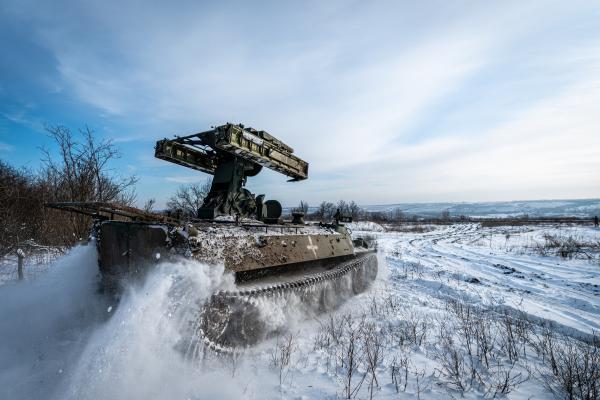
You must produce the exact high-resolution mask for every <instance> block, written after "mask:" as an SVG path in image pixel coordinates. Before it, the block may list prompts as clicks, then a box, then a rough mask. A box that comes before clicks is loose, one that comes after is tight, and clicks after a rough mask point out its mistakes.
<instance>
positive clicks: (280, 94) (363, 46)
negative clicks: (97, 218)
mask: <svg viewBox="0 0 600 400" xmlns="http://www.w3.org/2000/svg"><path fill="white" fill-rule="evenodd" d="M0 51H1V52H2V56H1V57H0V159H2V160H3V161H6V162H8V163H10V164H12V165H14V166H16V167H25V168H30V169H36V168H39V166H40V158H41V151H40V147H43V146H47V147H48V146H51V142H50V141H49V138H48V137H47V134H46V132H45V130H44V127H45V126H48V125H64V126H66V127H68V128H70V129H71V130H72V131H73V132H77V130H78V129H79V128H81V127H84V126H88V127H90V128H91V129H93V130H94V132H95V135H97V137H98V139H107V140H112V141H113V142H114V144H115V146H117V148H118V149H119V151H120V153H121V158H120V159H118V160H116V161H115V162H114V163H113V165H112V166H111V167H112V169H113V173H115V174H121V175H129V174H135V175H136V176H138V178H139V184H138V189H137V193H138V201H139V203H140V204H143V202H144V201H145V200H147V199H148V198H155V199H157V201H158V204H159V205H161V204H164V202H165V201H166V199H167V198H168V197H169V196H170V195H171V194H172V193H173V192H175V190H176V189H177V187H178V186H179V185H181V184H189V183H196V182H203V181H204V180H206V179H207V178H209V176H208V175H206V174H203V173H200V172H197V171H193V170H189V169H186V168H183V167H180V166H177V165H174V164H170V163H167V162H165V161H161V160H157V159H155V158H154V157H153V155H154V143H155V141H156V140H158V139H161V138H163V137H172V136H173V135H176V134H178V135H185V134H191V133H195V132H200V131H204V130H207V129H209V128H210V127H211V126H215V125H221V124H223V123H226V122H235V123H238V122H239V123H244V124H245V125H248V126H252V127H254V128H257V129H260V130H265V131H267V132H269V133H271V134H272V135H274V136H275V137H277V138H279V139H281V140H283V141H284V142H285V143H287V144H289V145H290V146H292V147H293V148H294V151H295V154H296V155H298V156H299V157H301V158H302V159H305V160H306V161H308V162H309V163H310V169H309V179H308V180H307V181H302V182H293V183H288V182H286V177H284V176H282V175H279V174H277V173H274V172H270V171H265V172H263V173H261V174H260V175H259V176H258V177H254V178H250V179H249V181H248V185H247V187H248V188H249V189H250V190H251V191H252V192H254V193H256V194H260V193H265V194H266V195H267V198H275V199H278V200H280V201H281V202H282V203H283V204H284V205H294V204H297V203H298V201H299V200H300V199H303V200H306V201H308V202H309V204H311V205H313V204H314V205H316V204H317V203H319V202H320V201H322V200H328V201H337V200H339V199H346V200H355V201H357V202H358V203H359V204H388V203H400V202H438V201H494V200H524V199H574V198H598V197H600V173H599V172H600V2H597V1H592V0H590V1H569V2H565V1H451V2H448V1H419V2H414V1H370V2H366V1H333V0H332V1H272V2H270V1H253V2H249V1H240V2H230V1H219V2H202V1H189V2H188V1H170V2H164V1H158V2H153V1H118V2H117V1H82V0H80V1H63V0H57V1H30V0H19V1H13V0H3V1H2V2H0Z"/></svg>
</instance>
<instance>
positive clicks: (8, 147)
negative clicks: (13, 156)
mask: <svg viewBox="0 0 600 400" xmlns="http://www.w3.org/2000/svg"><path fill="white" fill-rule="evenodd" d="M13 149H14V146H11V145H10V144H8V143H3V142H0V151H13Z"/></svg>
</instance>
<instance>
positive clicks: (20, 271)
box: [17, 249, 25, 281]
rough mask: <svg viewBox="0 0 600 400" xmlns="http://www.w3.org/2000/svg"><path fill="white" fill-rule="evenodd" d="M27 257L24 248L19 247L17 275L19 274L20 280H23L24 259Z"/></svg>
mask: <svg viewBox="0 0 600 400" xmlns="http://www.w3.org/2000/svg"><path fill="white" fill-rule="evenodd" d="M24 259H25V253H24V252H23V250H21V249H18V250H17V260H18V266H17V275H18V276H19V280H20V281H21V280H23V260H24Z"/></svg>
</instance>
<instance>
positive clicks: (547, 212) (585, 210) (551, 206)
mask: <svg viewBox="0 0 600 400" xmlns="http://www.w3.org/2000/svg"><path fill="white" fill-rule="evenodd" d="M363 208H364V209H365V210H367V211H388V210H393V209H395V208H400V209H401V210H402V212H404V213H405V214H408V215H420V216H423V217H432V216H439V215H440V213H442V212H443V211H446V210H448V211H449V212H450V215H452V216H457V215H465V216H469V217H488V218H490V217H492V218H493V217H497V218H502V217H518V216H522V215H529V216H533V217H536V216H537V217H558V216H569V217H590V216H594V215H600V199H585V200H528V201H495V202H481V203H398V204H386V205H367V206H363Z"/></svg>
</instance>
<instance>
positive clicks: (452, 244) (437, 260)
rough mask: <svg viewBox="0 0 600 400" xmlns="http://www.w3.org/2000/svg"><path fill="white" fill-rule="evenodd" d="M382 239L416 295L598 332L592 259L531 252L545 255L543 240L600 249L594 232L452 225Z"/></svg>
mask: <svg viewBox="0 0 600 400" xmlns="http://www.w3.org/2000/svg"><path fill="white" fill-rule="evenodd" d="M379 235H380V236H379V237H380V239H379V245H380V248H381V249H382V250H383V251H384V252H385V253H386V254H387V255H388V261H389V262H390V265H391V268H400V270H401V271H404V275H406V274H407V273H408V274H412V275H413V276H415V279H411V280H408V281H406V282H404V284H409V285H412V286H413V288H414V289H415V290H416V291H419V292H424V293H427V294H428V295H431V296H434V297H460V298H461V300H469V301H471V302H473V303H480V304H483V305H487V306H498V307H503V308H505V307H509V308H511V309H515V310H519V311H524V312H525V313H527V314H529V315H530V316H531V317H539V318H543V319H547V320H552V321H555V322H556V323H557V324H560V325H562V326H564V327H565V328H566V330H567V331H570V330H576V331H578V332H582V333H590V332H592V331H598V330H600V264H599V263H598V261H597V258H596V260H593V255H589V254H588V257H584V259H568V258H560V257H557V256H543V255H540V254H537V252H536V250H541V251H543V250H544V246H545V238H546V237H548V236H552V237H558V238H569V237H571V238H576V239H578V240H580V241H584V240H585V241H587V242H590V243H598V242H600V231H599V230H596V229H594V228H591V227H589V228H585V227H567V228H560V227H554V226H542V227H513V228H509V227H495V228H482V227H481V226H479V225H478V224H456V225H449V226H443V227H436V228H434V230H432V231H430V232H426V233H422V234H410V233H390V232H388V233H384V234H379ZM596 256H597V255H596ZM590 257H591V258H592V260H590Z"/></svg>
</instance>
